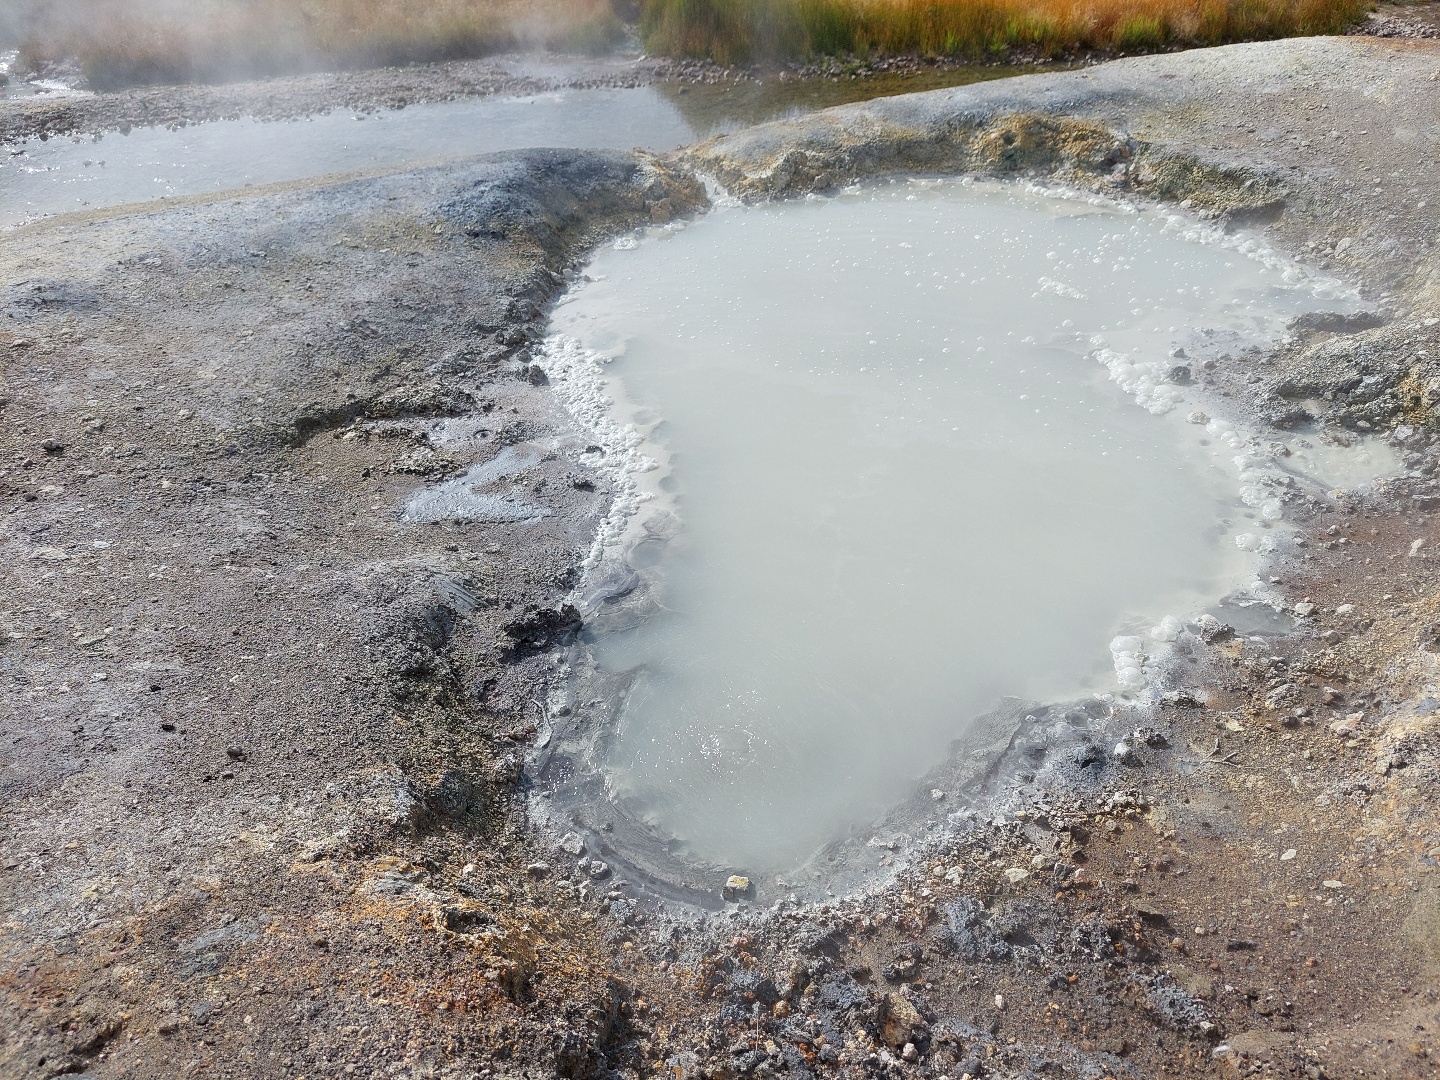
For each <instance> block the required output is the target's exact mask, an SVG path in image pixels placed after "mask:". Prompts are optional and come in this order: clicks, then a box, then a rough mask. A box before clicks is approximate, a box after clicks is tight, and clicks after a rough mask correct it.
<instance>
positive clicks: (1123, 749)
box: [1110, 739, 1135, 765]
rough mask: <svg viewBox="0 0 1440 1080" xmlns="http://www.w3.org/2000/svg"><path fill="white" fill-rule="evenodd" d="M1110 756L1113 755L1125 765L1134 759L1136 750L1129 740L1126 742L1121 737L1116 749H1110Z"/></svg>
mask: <svg viewBox="0 0 1440 1080" xmlns="http://www.w3.org/2000/svg"><path fill="white" fill-rule="evenodd" d="M1110 756H1111V757H1113V758H1114V759H1115V760H1116V761H1118V762H1119V763H1120V764H1122V765H1124V764H1126V763H1127V762H1130V761H1132V760H1134V758H1135V751H1134V749H1133V748H1132V747H1131V746H1130V744H1129V743H1128V742H1126V741H1125V740H1124V739H1121V740H1120V741H1119V742H1118V743H1116V744H1115V749H1113V750H1111V751H1110Z"/></svg>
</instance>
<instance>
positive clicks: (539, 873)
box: [525, 862, 550, 878]
mask: <svg viewBox="0 0 1440 1080" xmlns="http://www.w3.org/2000/svg"><path fill="white" fill-rule="evenodd" d="M525 873H527V874H529V875H530V876H531V877H533V878H542V877H545V876H546V875H547V874H549V873H550V864H549V863H547V862H532V863H531V864H530V865H529V866H527V867H525Z"/></svg>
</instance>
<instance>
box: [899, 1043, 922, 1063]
mask: <svg viewBox="0 0 1440 1080" xmlns="http://www.w3.org/2000/svg"><path fill="white" fill-rule="evenodd" d="M900 1056H901V1057H902V1058H903V1059H904V1060H906V1061H908V1062H910V1063H911V1064H912V1065H913V1064H914V1063H915V1062H917V1061H919V1060H920V1051H919V1050H916V1049H915V1044H914V1043H913V1042H907V1043H906V1044H905V1049H904V1050H901V1051H900Z"/></svg>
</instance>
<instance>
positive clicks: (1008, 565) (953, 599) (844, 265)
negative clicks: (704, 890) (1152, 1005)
mask: <svg viewBox="0 0 1440 1080" xmlns="http://www.w3.org/2000/svg"><path fill="white" fill-rule="evenodd" d="M1247 248H1253V245H1241V244H1240V243H1239V242H1237V241H1236V240H1234V239H1233V238H1225V237H1222V236H1221V235H1220V234H1218V233H1216V232H1214V231H1213V230H1210V229H1208V228H1207V227H1205V226H1202V225H1199V224H1197V223H1195V222H1194V221H1192V220H1188V219H1180V218H1176V217H1170V216H1167V215H1165V214H1163V213H1160V212H1157V211H1151V210H1143V211H1137V210H1135V209H1133V208H1127V207H1123V206H1118V205H1111V204H1102V203H1098V202H1095V201H1093V200H1085V199H1080V198H1063V197H1058V196H1057V195H1056V194H1055V193H1039V192H1034V191H1027V190H1023V189H1021V188H1018V187H1013V186H1001V185H985V184H974V183H969V182H961V181H943V182H942V181H910V182H894V183H889V184H884V185H881V186H878V187H869V188H864V189H855V190H852V191H849V192H846V193H844V194H842V195H840V196H838V197H834V198H824V199H815V198H812V199H809V200H805V201H793V202H786V203H778V204H772V205H766V206H760V207H754V208H731V209H725V210H721V211H717V212H715V213H712V214H710V215H709V216H707V217H705V218H703V219H701V220H699V221H696V222H694V223H692V224H689V225H686V226H684V227H671V228H666V229H662V230H652V231H651V232H650V234H649V235H647V236H646V237H645V238H643V239H641V240H640V241H639V242H637V241H636V239H635V238H624V239H622V240H621V241H620V242H619V243H617V244H616V245H615V246H614V247H613V248H611V249H609V250H605V251H603V252H602V253H600V254H599V255H598V256H597V257H596V258H595V260H594V262H593V264H592V265H591V266H590V268H589V271H588V276H589V279H590V280H589V281H588V282H587V283H585V284H583V285H582V286H580V287H579V288H577V289H575V290H574V291H573V292H572V293H571V294H570V295H569V296H568V297H567V298H566V300H565V301H564V303H563V304H562V306H561V307H560V308H559V309H558V310H557V312H556V314H555V317H554V321H553V330H554V332H555V337H553V338H552V339H551V340H550V342H549V343H548V345H547V356H546V357H545V358H544V359H543V360H542V363H544V364H545V365H546V367H547V369H548V370H549V371H550V372H551V375H552V378H553V379H554V380H555V382H556V385H557V390H558V392H559V393H560V394H561V396H562V398H563V399H565V400H567V401H569V402H570V404H571V405H572V407H573V408H574V409H575V410H576V411H577V412H578V413H579V414H581V415H582V416H583V417H584V418H586V419H587V421H588V422H590V423H592V424H595V425H596V427H597V430H599V431H601V432H602V436H603V438H602V444H603V446H604V450H605V455H604V458H603V461H604V462H605V463H606V464H604V465H603V466H602V467H604V468H608V469H609V471H610V474H611V477H612V481H613V482H614V483H615V485H616V486H617V489H618V490H619V492H620V495H619V498H618V499H617V506H618V507H619V508H620V516H619V517H617V519H616V520H615V521H612V522H611V529H610V531H609V532H607V533H605V534H604V538H603V542H602V545H601V547H600V548H598V549H597V551H596V553H595V557H594V566H593V567H592V570H591V577H592V580H595V581H602V582H603V581H613V580H617V579H623V576H624V575H623V573H621V574H619V575H618V576H617V572H616V567H617V565H620V564H628V567H629V568H631V569H633V570H635V571H637V572H638V574H639V576H640V578H641V580H642V582H643V584H642V586H641V587H640V588H638V589H633V590H632V589H629V588H628V587H627V589H625V590H621V592H624V594H625V595H624V596H623V598H618V599H617V598H616V596H615V595H613V594H612V595H611V597H610V599H609V600H606V599H605V594H604V590H603V589H601V590H598V591H595V590H592V592H591V593H590V611H589V612H587V616H588V618H587V622H588V625H589V628H590V629H589V641H588V645H587V651H586V654H585V655H584V656H583V657H582V658H581V660H580V663H579V665H578V670H577V675H576V680H577V682H576V685H575V687H574V689H573V690H572V691H571V693H572V695H573V698H574V702H575V706H576V708H577V709H578V710H579V711H580V714H581V715H580V718H579V720H578V721H577V727H578V728H579V729H582V730H583V729H593V728H595V727H596V726H603V725H604V724H609V725H610V726H611V730H612V731H613V734H612V735H611V737H610V738H609V739H608V741H607V740H602V741H601V743H600V744H599V745H600V746H601V747H602V752H603V760H602V762H601V763H600V769H601V771H602V772H603V776H604V782H605V787H606V788H607V790H608V793H609V796H610V798H611V799H613V800H614V801H615V802H616V803H617V804H618V805H619V806H620V807H622V808H623V809H624V810H625V812H626V813H627V814H628V816H630V817H632V818H633V819H635V820H637V821H638V822H640V823H642V824H643V825H644V827H646V828H648V829H649V830H651V831H652V832H653V833H654V834H655V835H657V836H659V837H661V838H665V840H666V841H667V842H668V846H669V848H670V849H671V850H672V851H674V852H677V853H679V854H682V855H684V856H687V857H689V858H691V859H694V860H698V861H702V862H708V863H713V864H720V865H728V866H733V867H737V868H744V869H747V870H750V871H762V870H763V871H778V870H783V869H786V868H788V867H790V866H792V865H794V864H796V863H797V862H799V861H801V860H803V859H804V858H805V857H806V856H807V855H809V854H810V853H811V852H813V851H814V850H815V849H816V847H817V846H818V845H819V844H821V843H823V842H824V841H826V840H827V839H828V838H830V837H831V836H833V835H835V834H836V833H837V832H839V831H841V830H843V829H845V828H847V827H849V826H853V825H856V824H860V823H863V822H865V821H866V820H869V819H872V818H873V817H874V816H875V815H876V814H877V813H878V812H880V811H881V810H882V809H884V808H885V807H886V806H887V805H889V804H891V803H892V802H894V801H895V800H897V799H898V798H900V797H901V796H903V795H904V793H905V792H906V790H907V788H909V787H910V786H911V785H912V784H913V783H914V782H915V781H916V780H917V779H918V778H919V777H920V776H921V775H923V774H924V772H925V771H926V770H927V768H928V767H929V766H930V765H932V764H933V763H934V762H935V761H936V760H938V759H939V758H940V757H942V756H943V755H944V753H945V752H946V748H947V746H948V744H949V743H950V742H951V741H952V740H954V739H955V738H957V736H960V735H962V734H963V733H964V731H965V729H966V726H967V723H968V722H969V721H970V720H971V719H972V718H974V717H975V716H977V715H978V714H980V713H982V712H984V711H986V710H988V709H991V708H993V707H995V706H996V705H997V704H998V703H999V702H1000V700H1001V699H1002V698H1004V697H1006V696H1007V695H1014V696H1019V697H1022V698H1029V699H1054V698H1057V697H1071V696H1075V695H1081V694H1086V693H1115V692H1121V691H1127V690H1128V691H1131V692H1135V691H1140V690H1142V689H1143V687H1144V685H1145V679H1146V677H1147V676H1146V674H1145V671H1146V669H1147V665H1150V664H1153V662H1154V661H1155V660H1156V659H1158V658H1159V657H1161V656H1163V654H1164V652H1165V649H1166V648H1167V647H1168V646H1167V645H1166V642H1167V641H1168V640H1170V639H1173V637H1174V630H1175V628H1176V627H1177V626H1178V625H1179V624H1178V622H1176V621H1175V617H1178V618H1182V619H1183V618H1185V617H1187V616H1193V615H1195V614H1197V613H1199V612H1200V611H1202V610H1203V609H1204V608H1205V607H1206V606H1207V605H1209V604H1211V603H1213V602H1215V601H1216V600H1217V599H1218V598H1219V597H1220V596H1221V595H1222V594H1224V593H1226V592H1227V591H1229V590H1231V589H1233V588H1235V587H1236V586H1237V585H1241V584H1243V583H1244V582H1246V581H1248V580H1250V579H1251V578H1252V577H1253V575H1254V571H1255V564H1254V562H1253V561H1252V560H1253V558H1254V556H1253V555H1251V554H1250V552H1251V551H1254V550H1256V549H1260V550H1264V549H1266V548H1268V547H1269V546H1271V545H1272V543H1273V540H1272V537H1273V536H1275V535H1276V534H1278V533H1279V532H1281V531H1282V530H1283V527H1284V526H1283V514H1284V501H1285V498H1286V497H1287V492H1289V493H1294V492H1303V491H1311V492H1317V491H1321V490H1323V489H1324V488H1326V487H1327V486H1329V485H1332V484H1336V483H1347V484H1349V483H1355V482H1357V481H1362V480H1364V479H1366V478H1368V477H1370V476H1373V475H1374V474H1375V473H1376V472H1377V471H1383V469H1384V468H1385V467H1386V465H1387V463H1388V459H1386V458H1385V455H1384V454H1383V453H1382V452H1380V451H1378V450H1376V451H1366V450H1351V451H1343V450H1339V449H1335V448H1326V447H1321V446H1318V445H1312V444H1310V443H1309V442H1308V441H1307V440H1306V439H1303V438H1296V439H1292V440H1290V443H1289V444H1288V445H1287V446H1286V447H1285V450H1286V451H1287V452H1288V456H1285V454H1280V455H1279V456H1275V455H1274V454H1272V452H1271V451H1269V450H1260V449H1257V447H1258V446H1260V445H1261V444H1259V443H1257V442H1256V441H1254V440H1251V439H1249V438H1248V437H1247V435H1246V434H1245V433H1244V432H1243V431H1240V430H1238V429H1237V428H1235V427H1234V426H1233V425H1231V424H1228V423H1226V422H1224V421H1214V420H1210V419H1209V418H1208V417H1204V416H1201V415H1197V414H1196V413H1195V411H1194V410H1195V407H1196V406H1195V404H1194V402H1193V401H1192V400H1190V396H1191V394H1192V389H1193V388H1191V387H1188V386H1187V385H1186V384H1188V383H1190V382H1191V381H1192V380H1194V379H1197V378H1199V377H1200V376H1201V375H1202V374H1203V365H1204V361H1205V360H1206V359H1207V358H1209V357H1215V356H1218V355H1220V354H1221V353H1232V354H1235V353H1238V352H1239V351H1241V350H1245V349H1255V350H1257V354H1258V351H1259V350H1260V349H1261V348H1263V347H1265V346H1267V345H1270V344H1273V343H1274V342H1275V341H1276V340H1277V339H1278V338H1279V337H1281V336H1282V335H1283V333H1284V332H1285V326H1286V324H1287V322H1288V321H1289V320H1290V319H1292V318H1294V317H1295V316H1296V315H1298V314H1300V313H1302V312H1305V311H1309V310H1315V309H1318V308H1325V309H1332V310H1333V309H1345V308H1347V307H1349V306H1352V305H1353V300H1352V299H1351V298H1350V297H1348V296H1347V295H1345V294H1344V293H1343V292H1341V291H1340V290H1339V288H1338V286H1336V285H1335V283H1333V282H1322V281H1317V280H1315V279H1312V278H1309V277H1306V276H1305V275H1304V274H1303V273H1301V272H1300V271H1299V270H1298V269H1296V268H1294V267H1291V266H1287V265H1285V264H1283V263H1281V262H1280V261H1279V260H1278V259H1274V258H1270V257H1267V256H1265V255H1264V253H1263V252H1261V251H1259V250H1258V249H1257V250H1248V251H1247ZM602 372H603V375H602ZM602 395H604V398H608V399H609V400H610V401H611V402H613V404H611V405H609V406H605V405H604V403H603V399H602ZM1187 421H1188V422H1187ZM1377 454H1378V457H1377V456H1376V455H1377ZM647 459H648V461H649V462H650V463H651V464H653V466H654V467H653V468H652V467H651V465H647ZM596 460H602V459H601V458H600V457H599V455H597V456H596ZM647 470H648V471H647ZM1167 617H1171V618H1170V619H1169V620H1168V621H1167ZM601 686H603V687H608V688H610V691H609V694H608V697H607V695H606V694H605V693H600V694H599V695H597V693H596V690H595V688H596V687H601Z"/></svg>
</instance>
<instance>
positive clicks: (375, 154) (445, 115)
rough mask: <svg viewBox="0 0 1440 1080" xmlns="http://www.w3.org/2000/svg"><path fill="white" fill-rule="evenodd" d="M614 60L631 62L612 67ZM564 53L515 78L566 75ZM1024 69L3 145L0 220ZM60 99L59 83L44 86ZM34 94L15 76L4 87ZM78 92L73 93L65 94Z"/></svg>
mask: <svg viewBox="0 0 1440 1080" xmlns="http://www.w3.org/2000/svg"><path fill="white" fill-rule="evenodd" d="M616 67H617V69H619V68H620V67H623V65H620V64H619V63H618V62H617V64H616ZM567 70H568V69H567V68H566V66H565V64H564V63H563V62H559V61H556V62H552V63H549V64H546V63H543V62H541V61H538V60H534V61H527V62H526V63H524V64H523V65H520V66H519V67H517V74H519V75H524V76H527V77H533V78H539V79H544V80H552V79H553V80H556V81H563V79H564V78H565V77H566V74H567ZM1023 70H1025V69H1019V68H1005V67H975V68H959V69H951V70H946V71H937V72H930V73H922V74H918V75H913V76H905V77H900V76H878V77H874V78H870V79H855V80H852V79H844V80H832V79H813V80H797V79H790V80H779V79H767V80H764V81H760V82H742V83H730V82H727V83H723V84H719V85H705V84H699V85H695V84H681V83H672V82H662V83H657V84H655V85H654V86H644V87H635V88H627V89H603V88H602V89H563V90H555V91H553V92H549V93H542V94H532V95H527V96H523V97H516V96H508V97H507V96H491V97H476V98H464V99H461V100H457V101H444V102H429V103H421V104H416V105H411V106H409V107H408V108H406V109H403V110H388V111H387V110H381V111H375V112H354V111H352V110H348V109H339V110H336V111H334V112H331V113H327V114H320V115H315V116H310V117H305V118H302V119H298V120H274V121H260V120H254V119H250V118H240V119H233V120H216V121H211V122H208V123H201V124H192V125H188V126H184V127H178V128H175V129H173V130H171V129H169V128H165V127H147V128H134V129H132V130H131V131H129V132H128V133H127V134H121V133H119V132H112V133H110V134H107V135H104V136H100V137H96V136H85V137H83V138H82V137H78V136H77V137H74V138H57V139H50V140H46V141H42V140H39V139H30V140H26V141H25V142H22V143H19V144H16V145H11V146H5V147H0V192H3V198H0V229H4V228H12V227H14V226H16V225H21V224H24V223H25V222H27V221H33V220H35V219H37V218H41V217H46V216H49V215H53V214H63V213H68V212H71V211H75V210H88V209H97V208H101V207H109V206H122V205H126V204H130V203H139V202H146V201H149V200H152V199H163V198H173V197H177V196H185V195H204V194H209V193H212V192H219V191H229V190H232V189H235V188H243V187H258V186H261V185H265V184H275V183H284V182H288V181H295V180H303V179H307V178H310V177H319V176H329V175H336V174H346V173H355V172H362V171H366V170H381V169H393V168H402V167H415V166H420V165H426V164H433V163H437V162H441V161H449V160H453V159H456V158H461V157H466V156H470V155H473V154H488V153H497V152H499V151H502V150H518V149H524V148H528V147H541V146H548V147H571V148H582V149H597V150H628V149H630V148H632V147H642V148H644V149H647V150H655V151H663V150H672V149H674V148H676V147H679V146H684V145H687V144H689V143H692V142H695V141H696V140H698V139H701V138H704V137H706V136H708V135H711V134H714V133H715V132H718V131H728V130H732V129H734V128H736V127H740V126H744V125H747V124H753V123H759V122H761V121H763V120H769V119H773V118H775V117H778V116H785V115H790V114H794V113H799V112H808V111H811V110H813V109H818V108H824V107H826V106H829V105H837V104H841V103H843V102H848V101H855V100H859V99H862V98H867V97H881V96H885V95H888V94H897V93H903V92H908V91H915V90H930V89H934V88H936V87H939V86H957V85H963V84H965V83H971V82H977V81H981V80H985V79H995V78H1002V77H1006V76H1011V75H1015V74H1018V73H1020V72H1022V71H1023ZM42 89H43V91H44V92H45V93H49V94H63V93H65V92H66V91H65V89H64V88H63V87H42ZM27 90H28V91H31V92H33V88H32V87H31V84H26V83H21V82H18V81H15V82H14V83H13V85H12V86H11V87H10V88H8V90H7V93H12V94H15V95H19V94H20V93H22V92H24V91H27ZM70 93H72V94H73V93H74V92H73V91H71V92H70Z"/></svg>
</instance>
